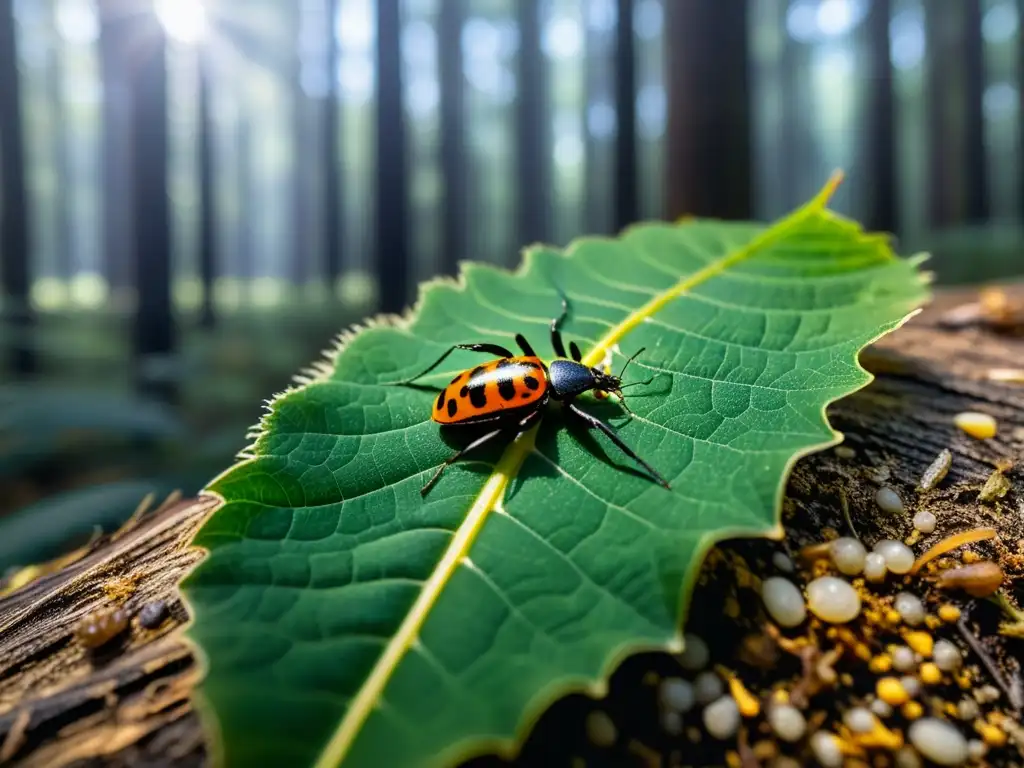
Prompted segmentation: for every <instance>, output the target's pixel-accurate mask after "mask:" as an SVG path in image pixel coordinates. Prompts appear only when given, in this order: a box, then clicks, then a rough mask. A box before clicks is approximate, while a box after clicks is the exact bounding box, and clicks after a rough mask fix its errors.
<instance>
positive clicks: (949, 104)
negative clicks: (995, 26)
mask: <svg viewBox="0 0 1024 768" xmlns="http://www.w3.org/2000/svg"><path fill="white" fill-rule="evenodd" d="M924 20H925V36H926V40H927V44H926V46H925V47H926V50H927V52H928V53H927V57H926V59H925V88H926V104H927V107H926V109H927V110H928V120H927V124H928V166H927V167H928V175H929V178H928V180H927V184H926V188H927V193H926V194H927V195H928V216H929V223H930V225H931V226H932V227H936V228H941V227H947V226H949V225H951V224H963V223H966V222H969V221H980V220H983V219H984V218H985V217H986V216H987V214H988V184H987V181H986V166H985V137H984V120H983V113H982V95H983V93H984V85H985V84H984V71H983V64H984V62H983V58H982V43H981V8H980V0H962V2H959V3H926V4H925V15H924Z"/></svg>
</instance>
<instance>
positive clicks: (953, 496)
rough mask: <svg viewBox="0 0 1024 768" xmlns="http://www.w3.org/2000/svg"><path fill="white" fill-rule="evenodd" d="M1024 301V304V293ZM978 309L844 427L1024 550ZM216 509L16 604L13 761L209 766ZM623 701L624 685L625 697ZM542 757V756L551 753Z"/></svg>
mask: <svg viewBox="0 0 1024 768" xmlns="http://www.w3.org/2000/svg"><path fill="white" fill-rule="evenodd" d="M1011 295H1012V296H1015V297H1017V298H1019V299H1021V300H1024V285H1021V286H1018V287H1015V288H1013V289H1012V291H1011ZM972 298H973V295H971V294H967V293H965V292H963V291H960V292H954V293H948V294H943V295H941V296H940V297H939V298H938V299H937V300H936V301H935V302H934V304H933V305H932V306H931V307H930V308H929V309H927V310H926V311H925V312H924V313H922V315H920V316H919V317H917V318H915V319H914V320H912V321H911V322H910V323H909V324H907V325H906V326H905V327H904V328H902V329H901V330H899V331H897V332H896V333H894V334H891V335H890V336H887V337H886V338H884V339H882V340H881V341H880V342H878V343H877V344H876V345H874V346H873V347H871V348H870V349H869V350H867V351H866V352H865V353H864V354H863V355H862V356H861V361H862V363H863V364H864V365H865V367H867V368H869V370H871V371H872V372H873V373H875V374H876V377H877V378H876V380H875V381H874V382H873V383H872V384H871V385H870V386H869V387H867V388H865V389H864V390H862V391H861V392H859V393H857V394H855V395H852V396H850V397H848V398H845V399H843V400H842V401H840V402H838V403H836V404H835V405H833V406H832V407H831V408H830V409H829V417H830V420H831V422H832V424H833V425H834V426H835V428H836V429H838V430H840V431H842V432H843V433H844V434H845V435H846V444H847V445H849V446H851V447H853V448H854V449H856V451H857V457H858V458H857V460H856V462H860V463H865V462H871V463H874V464H875V465H876V466H885V467H887V468H888V470H887V471H889V472H890V479H889V480H888V481H887V483H888V484H889V485H891V486H893V487H897V488H898V487H900V486H903V487H904V488H907V487H909V488H913V487H914V486H915V485H916V483H917V481H918V478H919V477H920V476H921V473H922V472H923V470H924V469H925V467H927V466H928V465H929V464H930V463H931V461H932V460H933V458H934V457H935V456H936V454H937V453H938V452H939V451H941V450H942V449H944V448H948V449H949V450H951V451H952V453H953V463H952V469H951V470H950V474H949V476H948V478H947V480H946V482H945V483H944V486H943V489H942V490H940V491H939V492H937V493H938V496H937V497H936V500H935V503H936V504H940V505H941V509H942V512H941V515H942V518H943V521H944V522H943V526H944V532H945V533H950V532H951V531H953V530H962V529H967V528H969V527H972V526H977V525H986V526H994V527H996V528H997V530H998V532H999V537H1000V539H1001V540H1002V541H1003V542H1004V543H1005V544H1006V545H1008V546H1009V547H1011V548H1012V547H1014V546H1016V542H1017V541H1018V540H1020V539H1022V538H1024V532H1022V525H1024V522H1022V520H1021V518H1022V516H1021V515H1018V514H1009V513H1005V514H1001V515H997V514H993V513H992V512H991V511H989V510H986V508H985V505H982V504H979V503H978V502H977V498H976V496H977V495H976V493H973V492H965V490H964V489H965V488H973V489H975V490H976V489H977V488H978V487H980V485H981V484H982V483H983V482H984V480H985V478H986V477H987V476H988V475H989V473H990V472H991V471H992V464H993V463H994V462H996V461H998V460H1000V459H1004V458H1014V457H1019V456H1021V455H1022V452H1024V385H1020V384H1016V385H1015V384H1000V383H993V382H991V381H989V380H988V379H987V378H986V374H987V371H988V370H989V369H991V368H1007V367H1014V366H1020V361H1021V360H1024V335H1020V334H1019V335H1016V336H1012V335H1005V334H1004V335H1000V334H997V333H995V332H993V331H990V330H987V329H985V328H983V327H968V328H959V329H950V328H946V327H944V326H943V324H942V323H941V322H940V318H942V316H943V315H944V313H945V312H946V311H947V310H948V309H949V308H950V307H952V306H956V305H958V304H960V303H962V302H964V301H966V300H970V299H972ZM963 410H982V411H985V412H987V413H989V414H991V415H993V416H994V417H995V418H996V419H997V421H998V423H999V433H998V435H997V436H996V437H995V438H994V439H992V440H986V441H978V440H973V439H972V438H969V437H967V436H966V435H963V434H961V433H959V432H958V431H957V430H956V429H954V427H953V426H952V416H953V414H955V413H957V412H959V411H963ZM856 462H854V461H850V460H847V461H845V462H843V461H841V460H840V459H839V458H838V457H837V455H836V454H835V453H834V452H833V451H823V452H820V453H817V454H814V455H813V456H809V457H807V458H805V459H803V460H801V461H800V462H799V463H798V464H797V466H796V468H795V469H794V472H793V475H792V476H791V478H790V483H789V487H788V491H787V500H786V503H785V505H784V509H786V510H787V512H786V514H784V522H785V524H786V526H787V539H788V541H790V542H791V543H794V544H795V545H797V546H799V545H800V544H803V543H806V542H808V541H820V540H821V530H822V528H823V527H825V526H831V527H835V528H837V529H842V528H844V527H845V524H844V523H843V520H842V517H840V516H839V512H838V507H839V505H838V504H837V503H836V498H835V496H834V495H833V494H832V493H831V492H828V491H826V490H823V489H824V488H825V487H827V483H828V482H830V481H834V480H835V479H836V478H837V477H852V476H853V474H854V473H856V472H858V471H860V469H861V468H859V467H857V464H856ZM1007 477H1008V479H1009V480H1010V481H1011V484H1012V485H1013V486H1015V487H1016V488H1015V490H1011V491H1010V494H1009V495H1008V496H1007V497H1006V498H1004V499H1003V507H1004V510H1007V509H1011V508H1016V506H1017V505H1020V503H1021V499H1022V497H1024V491H1022V490H1019V488H1020V487H1022V481H1024V474H1022V472H1021V470H1020V469H1015V470H1010V471H1009V472H1008V474H1007ZM847 493H849V503H850V508H851V510H852V512H853V518H854V520H856V526H857V527H858V528H859V529H860V532H861V534H862V535H864V534H869V535H870V536H871V537H872V540H873V538H877V537H880V536H881V535H883V534H885V535H890V536H891V535H895V532H894V530H893V529H894V526H900V525H903V527H904V528H908V527H909V522H907V521H902V522H894V521H893V518H891V517H881V516H879V515H878V513H877V512H876V510H875V505H874V503H873V495H872V494H873V487H870V486H869V484H866V483H859V484H852V485H851V490H850V491H847ZM212 507H213V502H211V501H210V500H209V499H201V500H186V501H181V502H177V503H171V504H166V505H164V506H163V507H162V508H160V509H157V510H156V511H154V512H151V513H147V514H144V515H141V516H137V517H136V518H134V519H133V520H132V521H130V522H129V524H128V525H127V526H126V527H125V528H123V529H122V531H121V532H120V533H119V534H116V535H115V536H114V537H113V538H110V537H108V538H107V539H105V540H101V541H99V542H96V543H95V544H94V545H93V547H92V549H91V551H90V552H89V553H88V554H87V555H85V556H84V557H83V558H81V559H80V560H78V561H76V562H73V563H71V564H70V565H67V566H66V567H65V568H64V569H63V570H60V571H58V572H56V573H53V574H51V575H48V576H44V577H42V578H40V579H39V580H37V581H36V582H33V583H30V584H29V585H27V586H25V587H22V588H21V589H20V590H19V591H15V592H13V593H11V594H9V595H7V596H6V597H4V598H0V763H5V762H6V761H10V760H13V761H15V762H16V763H18V764H19V765H24V766H47V767H48V768H49V767H51V766H63V765H69V764H71V763H76V764H88V765H104V766H122V765H123V766H128V765H131V766H138V765H149V764H154V763H156V762H158V763H159V764H160V765H174V766H191V765H199V764H203V763H204V762H205V755H206V752H205V743H204V737H203V733H202V730H201V726H200V722H199V719H198V717H197V715H196V714H195V711H194V710H193V708H192V705H191V703H190V693H191V691H192V690H193V688H194V686H195V684H196V682H197V681H198V679H199V672H198V669H197V666H196V664H195V661H194V657H193V655H192V653H191V651H190V650H189V648H188V646H187V645H186V644H185V643H184V641H183V640H182V638H181V626H182V624H183V622H184V621H185V620H186V618H187V614H186V609H185V607H184V605H183V604H182V602H181V598H180V596H179V594H178V591H177V587H176V585H177V583H178V581H179V580H180V579H181V578H182V577H183V576H185V575H186V574H187V573H189V572H190V571H191V569H192V568H193V567H194V566H195V565H196V563H197V562H198V561H199V560H200V559H201V553H200V552H198V551H196V550H193V549H191V548H190V547H189V541H190V539H191V537H192V535H193V533H194V532H195V531H196V530H197V529H198V527H199V526H200V525H201V523H202V521H203V520H204V519H205V518H206V516H207V515H208V514H209V512H210V510H211V509H212ZM951 526H952V527H951ZM903 533H904V534H905V533H906V531H904V532H903ZM939 535H940V534H936V538H938V537H939ZM157 599H162V600H165V601H166V602H167V604H168V605H169V607H170V616H169V618H168V619H167V620H166V621H165V622H164V624H163V625H162V626H160V627H159V628H157V629H156V630H146V629H140V627H139V626H138V624H137V623H135V622H134V621H133V623H132V625H131V628H130V632H128V633H126V635H127V637H126V640H125V642H124V644H123V645H122V646H121V647H120V648H119V649H118V650H117V652H116V653H113V654H108V655H107V656H104V657H102V658H101V657H97V656H89V655H87V654H86V653H85V652H84V651H83V650H82V649H81V647H80V646H79V645H78V644H77V643H76V642H75V641H74V640H73V638H72V636H71V633H72V629H73V627H74V626H75V624H76V623H77V622H78V621H79V620H80V619H81V618H82V617H84V616H86V615H88V614H89V613H90V612H92V611H95V610H97V609H100V608H103V607H109V606H110V605H111V603H112V602H123V604H124V605H125V606H126V607H127V608H129V609H131V610H133V611H134V610H137V609H138V608H139V607H141V606H142V605H144V604H146V603H148V602H150V601H153V600H157ZM995 642H1005V643H1013V642H1017V643H1019V642H1020V641H1019V640H1013V639H1006V638H1002V637H999V638H996V640H995ZM1018 649H1019V646H1018ZM990 650H991V648H990ZM993 655H995V656H999V654H998V653H995V652H993ZM629 663H631V662H627V664H629ZM989 682H992V681H991V680H985V679H980V680H976V681H975V685H976V686H981V685H983V684H985V683H989ZM615 695H616V688H615V687H614V686H613V687H612V689H611V694H610V699H611V698H614V696H615ZM580 698H584V697H580ZM610 699H609V700H610ZM548 730H550V729H548ZM555 730H557V732H558V734H559V736H558V742H559V743H561V744H562V746H560V747H558V749H564V748H565V745H564V743H565V742H567V741H569V740H570V739H569V738H568V737H567V736H566V731H565V729H555ZM576 730H578V731H579V732H580V733H581V734H582V733H583V729H582V728H579V729H575V730H573V731H572V732H576ZM580 738H581V739H583V738H585V737H584V736H582V735H581V736H580ZM569 746H570V747H571V746H572V745H571V744H570V745H569ZM553 749H554V747H553ZM531 755H532V759H535V760H536V759H538V756H537V752H536V750H534V751H533V752H532V753H531ZM524 760H526V758H525V757H524ZM534 764H536V763H534ZM557 764H563V763H562V762H558V763H557Z"/></svg>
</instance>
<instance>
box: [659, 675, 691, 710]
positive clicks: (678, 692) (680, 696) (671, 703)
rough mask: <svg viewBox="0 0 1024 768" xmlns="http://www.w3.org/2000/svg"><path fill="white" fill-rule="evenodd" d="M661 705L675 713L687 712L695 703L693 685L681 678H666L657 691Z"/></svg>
mask: <svg viewBox="0 0 1024 768" xmlns="http://www.w3.org/2000/svg"><path fill="white" fill-rule="evenodd" d="M658 694H659V696H660V698H661V703H662V704H663V705H664V706H665V707H667V708H668V709H671V710H675V711H676V712H689V711H690V710H691V709H693V705H694V704H695V703H696V701H697V697H696V695H695V694H694V691H693V685H692V684H691V683H690V682H689V681H688V680H683V679H682V678H681V677H666V678H665V679H664V680H662V681H661V687H660V689H659V691H658Z"/></svg>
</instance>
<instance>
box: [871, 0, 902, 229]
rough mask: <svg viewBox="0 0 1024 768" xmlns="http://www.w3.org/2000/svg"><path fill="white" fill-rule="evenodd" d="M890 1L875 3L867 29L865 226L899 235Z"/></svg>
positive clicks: (884, 0) (874, 1) (873, 0)
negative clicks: (866, 183) (866, 185)
mask: <svg viewBox="0 0 1024 768" xmlns="http://www.w3.org/2000/svg"><path fill="white" fill-rule="evenodd" d="M891 20H892V1H891V0H872V2H871V5H870V7H869V9H868V16H867V20H866V23H865V27H866V33H867V34H866V47H867V52H866V57H865V58H866V61H867V68H868V71H867V73H866V77H865V78H864V81H865V83H866V84H867V89H868V93H867V106H866V109H867V118H868V136H867V140H868V159H867V162H866V168H865V171H866V174H867V175H868V179H869V181H868V188H869V194H868V195H867V206H868V209H867V212H866V214H865V220H864V224H865V226H867V227H869V228H870V229H873V230H878V231H882V232H897V231H898V227H899V216H898V211H897V203H896V198H897V195H896V177H897V173H896V172H897V162H896V128H895V108H894V103H893V102H894V97H893V77H892V51H891V45H890V42H889V25H890V23H891Z"/></svg>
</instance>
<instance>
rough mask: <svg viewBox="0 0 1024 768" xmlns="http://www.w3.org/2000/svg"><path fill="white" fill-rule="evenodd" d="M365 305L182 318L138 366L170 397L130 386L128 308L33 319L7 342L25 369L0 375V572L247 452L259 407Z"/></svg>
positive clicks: (201, 479) (200, 479)
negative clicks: (26, 353)
mask: <svg viewBox="0 0 1024 768" xmlns="http://www.w3.org/2000/svg"><path fill="white" fill-rule="evenodd" d="M365 311H366V307H362V306H360V307H354V306H353V307H348V308H342V307H341V306H340V305H336V304H325V303H320V304H310V305H305V306H284V307H277V308H265V309H261V310H251V311H247V312H236V313H233V314H231V315H227V316H225V317H224V318H221V319H219V321H218V324H217V326H216V327H215V328H214V329H212V330H207V329H203V328H200V327H199V326H198V323H195V322H192V321H190V320H185V321H182V322H181V323H180V325H179V348H178V352H177V354H175V355H174V356H172V357H171V358H169V359H166V360H162V361H158V365H154V364H153V362H152V361H151V362H150V363H149V364H147V366H146V367H147V368H149V369H152V368H154V367H157V368H159V372H160V374H161V376H162V377H163V378H164V379H165V380H169V381H170V383H171V385H172V391H173V397H172V401H171V402H160V401H157V400H155V399H153V398H148V397H144V396H141V395H139V394H137V391H136V387H135V384H134V382H135V380H136V379H135V371H136V369H137V366H136V365H135V364H134V361H133V360H132V357H131V354H130V333H129V330H128V329H130V327H131V325H130V323H131V318H130V316H126V315H124V314H118V313H116V312H110V311H106V312H105V311H96V312H68V313H63V314H58V313H47V314H45V315H41V316H40V317H39V318H38V322H37V324H36V327H35V328H34V329H32V330H31V331H30V332H29V333H28V335H27V336H24V337H22V338H21V339H19V341H21V342H22V343H24V342H28V343H29V345H30V347H31V349H32V350H34V352H35V357H36V364H37V372H36V373H35V374H34V375H33V376H32V378H30V379H25V380H20V381H15V380H14V379H15V377H14V376H13V375H12V374H11V372H9V371H6V370H5V371H4V372H3V376H2V381H3V383H2V384H0V572H2V571H4V570H6V569H8V568H11V567H13V566H16V565H26V564H29V563H34V562H39V561H41V560H44V559H48V558H51V557H54V556H56V555H59V554H60V553H62V552H64V551H66V550H67V549H68V548H70V547H73V546H77V545H80V544H82V543H83V542H84V541H86V540H87V539H88V537H89V536H90V535H91V534H92V533H93V532H94V531H95V530H96V528H100V529H102V530H105V531H109V530H113V529H114V528H116V527H117V526H118V525H120V523H121V522H123V521H124V520H125V519H127V517H128V516H129V515H130V514H131V513H132V511H133V510H134V509H135V508H136V507H137V505H138V504H139V502H140V501H141V500H142V499H143V497H144V496H145V495H146V494H148V493H154V494H156V495H157V497H158V498H162V497H163V496H166V495H167V494H168V493H170V492H171V491H173V490H176V489H177V490H181V491H182V492H183V493H185V494H194V493H196V492H198V491H199V490H200V489H201V488H202V487H203V486H204V485H205V484H206V483H207V482H208V481H209V480H211V479H212V478H213V477H215V476H216V475H217V474H219V473H220V472H222V471H223V470H225V469H227V468H228V467H229V466H231V464H232V463H233V462H234V458H235V455H236V454H237V452H238V451H239V450H241V449H242V448H244V447H246V445H247V444H248V440H247V438H246V434H247V432H248V431H249V428H250V427H251V426H252V425H253V424H255V423H256V421H257V420H258V418H259V416H260V413H261V411H262V403H263V402H264V401H266V400H267V399H268V398H269V397H270V396H271V395H273V394H274V393H275V392H278V391H280V390H282V389H283V388H285V387H286V386H287V385H288V384H289V383H290V381H291V377H292V376H293V375H294V373H295V372H296V371H297V370H300V369H301V368H303V367H305V366H307V365H308V364H309V363H310V362H312V361H313V360H315V359H316V358H317V357H318V356H319V354H320V352H321V351H322V350H323V349H324V348H325V347H327V346H328V344H329V343H330V340H331V338H332V337H333V336H334V335H335V334H336V333H337V332H338V331H339V330H340V329H342V328H343V327H345V326H346V325H349V324H351V323H352V322H354V321H356V320H357V319H359V318H360V317H361V316H363V315H364V314H365ZM13 340H14V339H12V337H11V334H10V332H9V331H8V332H5V333H4V335H3V336H0V342H3V346H5V347H7V346H9V345H10V343H11V342H12V341H13Z"/></svg>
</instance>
